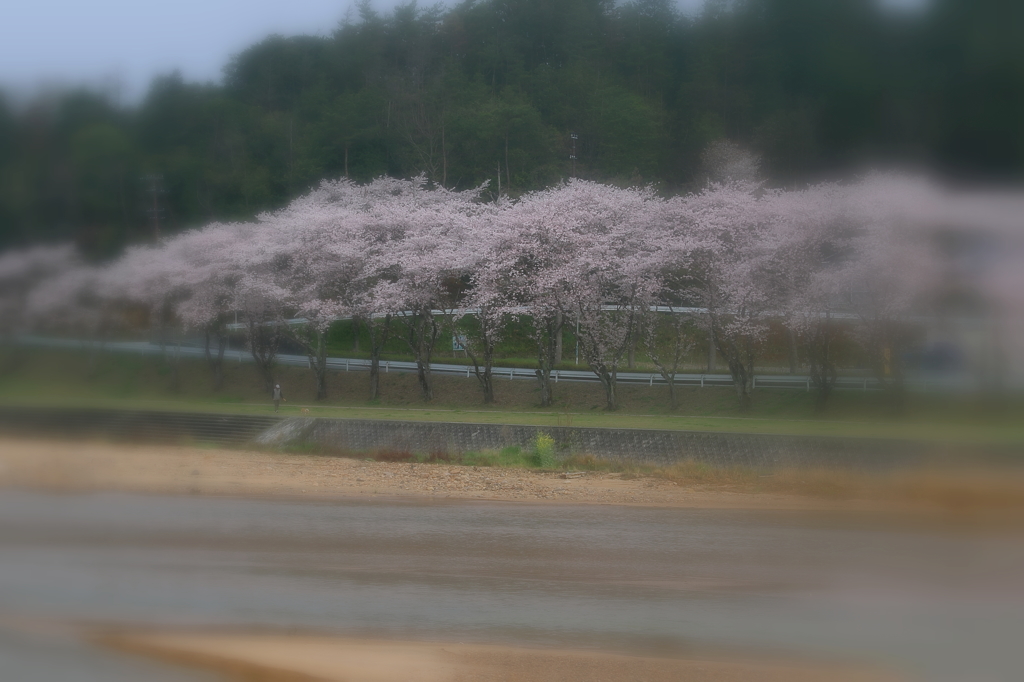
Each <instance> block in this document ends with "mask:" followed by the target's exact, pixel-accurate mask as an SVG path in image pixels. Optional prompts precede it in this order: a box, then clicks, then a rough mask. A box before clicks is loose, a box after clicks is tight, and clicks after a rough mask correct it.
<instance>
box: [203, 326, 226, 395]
mask: <svg viewBox="0 0 1024 682" xmlns="http://www.w3.org/2000/svg"><path fill="white" fill-rule="evenodd" d="M211 335H212V336H214V337H215V338H216V340H217V354H216V355H214V354H213V353H212V352H211V351H210V336H211ZM227 343H228V339H227V337H226V336H225V335H224V334H222V333H220V332H218V331H210V330H209V329H207V330H206V348H205V351H206V364H207V365H208V366H209V367H210V374H211V376H212V378H213V390H214V391H219V390H220V389H222V388H223V387H224V349H225V348H226V347H227Z"/></svg>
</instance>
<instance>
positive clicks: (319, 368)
mask: <svg viewBox="0 0 1024 682" xmlns="http://www.w3.org/2000/svg"><path fill="white" fill-rule="evenodd" d="M307 356H308V357H309V366H310V369H312V370H313V376H314V377H315V378H316V399H317V400H318V401H319V400H327V340H326V339H325V338H324V333H323V332H322V331H320V330H319V329H318V330H315V331H314V332H313V343H312V344H309V345H308V346H307Z"/></svg>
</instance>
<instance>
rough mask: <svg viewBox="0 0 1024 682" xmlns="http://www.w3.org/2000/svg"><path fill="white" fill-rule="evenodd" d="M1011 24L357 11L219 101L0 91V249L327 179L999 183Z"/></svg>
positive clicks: (958, 8) (930, 18)
mask: <svg viewBox="0 0 1024 682" xmlns="http://www.w3.org/2000/svg"><path fill="white" fill-rule="evenodd" d="M1022 15H1024V6H1022V5H1021V3H1009V2H1003V1H1002V0H970V1H968V0H932V2H929V3H926V4H925V6H924V7H923V8H921V9H918V10H908V11H900V10H894V9H891V8H887V6H886V4H885V3H880V2H877V1H876V0H836V1H831V2H821V1H820V0H738V1H736V2H723V1H719V0H712V1H711V2H708V3H707V5H706V6H705V8H704V10H703V11H702V12H701V13H699V14H697V15H693V16H689V15H683V14H680V13H679V12H678V11H677V10H676V8H675V6H674V4H673V3H672V2H669V1H668V0H638V1H636V2H626V3H613V2H609V1H608V0H544V1H543V2H541V1H539V0H484V1H480V2H463V3H460V4H456V5H454V6H452V7H450V8H446V9H440V8H433V7H428V6H425V5H424V6H418V5H415V4H409V5H403V6H400V7H398V8H396V9H395V10H394V11H393V12H390V13H387V14H379V13H377V12H375V11H373V9H372V7H371V6H370V5H369V4H368V3H363V4H362V5H360V6H359V7H358V11H356V12H353V13H352V14H351V15H350V16H349V17H348V18H347V19H346V20H344V21H343V22H342V23H341V24H340V25H338V26H337V28H336V29H335V30H334V31H333V32H330V33H328V34H326V35H323V36H292V37H280V36H272V37H269V38H267V39H265V40H263V41H261V42H259V43H257V44H255V45H252V46H251V47H249V48H248V49H246V50H244V51H242V52H241V53H240V54H238V55H237V56H236V57H235V58H234V59H232V60H231V62H230V63H229V64H227V65H226V66H225V70H224V79H223V83H220V84H203V83H190V82H185V81H183V80H182V78H180V77H179V76H177V75H175V74H167V75H164V76H161V77H159V78H156V79H155V80H154V81H153V83H152V86H151V87H150V89H149V92H148V94H147V95H146V96H145V98H144V99H143V101H142V102H141V103H139V104H137V105H132V106H119V105H117V104H115V103H114V102H112V101H111V100H110V99H109V98H107V97H105V96H104V95H103V94H101V93H96V92H89V91H85V90H82V91H70V92H62V93H56V94H51V95H48V96H46V97H42V98H40V99H38V100H36V101H33V102H30V103H27V104H17V105H16V104H15V103H13V102H12V101H9V100H7V99H4V98H3V97H2V96H0V248H2V247H3V246H7V245H21V246H24V245H27V244H32V243H38V242H54V241H62V240H74V241H76V242H77V243H78V244H79V245H80V246H81V247H82V250H83V253H84V254H85V255H86V256H87V257H89V258H93V259H95V258H108V257H111V256H114V255H116V254H118V253H120V251H121V250H122V249H123V248H124V247H125V246H126V245H130V244H141V243H152V242H153V241H154V240H156V239H157V238H159V237H166V236H168V235H173V234H175V233H178V232H180V231H182V230H184V229H187V228H191V227H196V226H199V225H204V224H207V223H210V222H212V221H217V220H222V221H227V220H250V219H252V218H253V217H254V216H256V215H258V214H259V213H261V212H263V211H266V210H274V209H278V208H281V207H284V206H286V205H287V204H288V203H289V201H291V200H293V199H295V198H296V197H299V196H302V195H304V194H306V193H307V192H308V191H309V190H310V188H312V187H316V186H318V185H319V182H320V180H321V179H323V178H341V177H347V178H351V179H353V180H357V181H361V182H365V181H368V180H371V179H373V178H376V177H379V176H382V175H388V176H391V177H397V178H410V177H415V176H420V175H421V174H422V175H423V177H425V178H426V180H427V182H428V184H429V185H430V186H432V187H440V188H445V189H451V190H469V189H473V188H477V187H480V186H481V185H484V189H483V190H482V193H481V194H482V196H483V197H485V198H486V199H487V200H490V201H496V200H498V198H499V195H500V196H502V197H509V198H512V199H514V198H517V197H519V196H522V195H524V194H526V193H528V192H533V191H537V190H543V189H545V188H548V187H552V186H554V185H555V184H557V183H558V182H559V181H561V180H564V179H567V178H569V177H570V176H572V175H573V173H574V172H575V175H576V176H577V177H579V178H583V179H588V180H592V181H597V182H604V183H610V184H614V185H617V186H648V185H651V186H653V187H654V188H655V189H656V191H658V192H659V193H660V194H661V195H662V196H671V195H674V194H679V193H687V192H691V191H694V190H700V189H701V188H703V187H704V186H705V185H706V184H707V182H708V181H719V182H720V181H723V180H724V179H726V178H723V177H721V176H720V174H721V173H722V172H726V173H731V174H733V175H735V174H742V173H747V174H748V175H749V174H750V173H751V172H752V171H756V172H758V173H760V177H762V178H764V179H766V180H767V186H768V187H787V188H797V187H800V186H802V185H804V184H806V183H807V182H808V181H811V182H812V183H813V182H819V181H821V180H823V179H825V178H827V177H839V176H840V175H849V174H850V173H853V172H860V171H863V170H864V168H865V166H866V164H872V165H886V164H889V163H897V164H904V165H905V164H912V165H913V164H917V165H922V166H924V165H926V166H929V167H933V168H936V169H938V170H939V171H940V172H942V173H946V174H949V175H954V176H957V177H958V178H959V179H961V180H965V181H971V180H974V179H978V178H984V179H992V178H1019V177H1020V176H1021V172H1022V170H1024V127H1022V126H1021V125H1020V121H1021V120H1024V94H1022V93H1024V40H1022V39H1021V36H1022V35H1024V23H1022ZM325 28H326V27H325ZM182 49H188V48H187V46H182ZM573 134H575V135H576V136H577V139H576V140H575V141H574V140H573V138H572V137H571V135H573ZM574 145H575V147H574ZM574 148H575V156H576V159H575V160H571V159H570V158H569V157H570V154H572V152H573V149H574ZM737 149H749V150H752V151H753V153H754V154H753V156H750V157H743V156H742V155H741V156H739V157H737V156H735V154H734V152H735V151H736V150H737ZM745 158H746V160H749V159H751V158H758V159H760V164H759V165H758V166H756V168H751V167H750V166H748V165H744V164H745V163H746V161H745ZM733 179H737V178H733ZM578 303H579V305H583V304H582V302H578ZM729 352H731V351H729Z"/></svg>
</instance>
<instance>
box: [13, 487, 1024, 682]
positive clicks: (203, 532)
mask: <svg viewBox="0 0 1024 682" xmlns="http://www.w3.org/2000/svg"><path fill="white" fill-rule="evenodd" d="M1022 569H1024V538H1022V537H1021V536H1020V535H1013V534H999V533H990V534H978V533H967V532H963V531H950V530H938V529H934V528H921V527H917V528H911V527H895V526H892V525H889V524H888V523H887V522H886V521H885V520H884V519H883V518H881V517H869V516H860V517H856V518H854V517H851V516H850V515H845V516H839V515H835V516H827V515H811V514H807V513H793V512H767V511H756V512H753V511H736V510H687V509H643V508H627V507H600V506H576V507H569V506H566V507H561V506H549V505H527V504H521V503H519V504H504V503H466V502H460V503H441V502H437V503H411V502H403V501H395V500H386V501H385V500H372V501H371V500H347V501H335V502H305V501H304V502H292V501H252V500H241V499H218V498H208V497H191V498H188V497H169V496H166V497H164V496H143V495H128V494H98V495H45V494H36V493H25V492H12V491H5V492H0V618H3V622H8V623H23V622H27V621H28V620H33V619H35V620H38V619H53V620H69V619H70V620H87V621H91V622H101V623H135V622H144V623H154V624H172V625H175V626H177V625H217V626H259V627H275V628H295V629H301V630H316V631H327V632H337V633H348V634H359V635H379V636H387V637H400V638H429V639H437V640H451V639H454V640H457V641H482V642H496V643H510V644H529V645H537V644H540V645H545V646H547V645H551V646H571V647H595V648H597V647H599V648H603V649H612V650H620V651H633V652H656V653H669V654H675V653H684V654H685V653H708V652H711V653H714V652H718V651H724V652H728V651H732V650H736V651H740V652H743V653H751V652H755V653H761V652H763V653H767V654H778V655H783V656H789V655H798V656H804V657H811V658H817V659H824V660H843V661H853V662H864V663H876V664H882V665H888V666H894V667H896V668H899V669H904V670H908V671H911V672H915V673H919V674H920V675H922V676H923V677H925V678H927V679H951V680H952V679H968V678H971V679H996V680H1000V679H1007V680H1012V679H1024V663H1022V662H1021V660H1020V657H1019V656H1018V653H1019V652H1018V649H1019V647H1020V642H1021V641H1024V608H1022V607H1024V571H1022ZM5 632H6V631H0V656H2V657H3V658H4V659H5V660H6V659H7V658H8V657H7V656H6V655H5V654H4V652H6V651H9V650H14V649H15V648H17V649H18V650H22V651H25V650H30V649H32V647H20V648H19V647H14V645H12V644H11V641H13V640H12V638H15V639H16V638H22V639H24V638H26V637H27V638H31V640H32V642H33V645H32V646H34V647H36V650H37V654H36V655H35V659H33V658H32V656H31V655H22V659H21V661H20V663H19V666H18V669H20V670H22V671H24V674H23V675H21V676H20V677H19V676H15V677H10V676H9V675H5V677H4V679H5V680H8V679H10V680H12V681H13V680H18V681H20V680H36V679H52V680H63V679H67V680H72V679H90V678H89V677H86V676H78V677H75V676H72V677H66V676H65V677H62V676H60V675H59V674H57V673H54V674H51V675H49V676H46V675H44V676H43V677H39V676H38V675H36V676H33V674H35V673H36V672H38V670H37V669H36V668H34V664H33V662H32V661H33V660H37V661H39V662H42V661H45V660H48V658H47V655H46V652H47V650H48V648H50V649H53V650H54V651H57V650H60V651H62V652H63V655H65V656H66V657H70V658H69V659H68V660H73V661H75V662H76V664H77V665H78V666H85V667H84V668H81V667H80V668H78V669H79V670H82V669H88V670H93V669H98V668H96V666H100V667H102V666H107V667H108V668H110V669H111V671H112V672H111V671H108V673H107V674H99V673H97V674H96V675H94V677H95V678H96V679H101V678H102V679H108V680H116V681H120V680H128V679H163V678H157V677H156V676H155V675H152V676H146V675H141V676H140V675H138V674H137V673H133V672H131V671H129V672H126V673H125V674H124V675H121V676H119V673H118V672H117V671H116V670H113V668H115V667H116V664H115V662H113V660H112V658H111V656H112V655H111V654H103V653H101V652H96V651H94V650H91V649H89V648H88V647H81V646H78V647H77V648H76V647H75V646H73V645H71V644H70V643H69V642H68V641H67V640H64V639H61V640H59V641H58V640H56V639H54V638H46V637H41V636H37V635H33V634H31V633H27V632H25V631H23V630H16V631H14V630H12V631H10V632H7V634H4V633H5ZM19 641H20V640H19ZM54 642H57V643H56V644H55V643H54ZM12 647H14V648H12ZM61 647H64V648H63V649H61ZM69 647H70V648H69ZM76 656H77V658H76ZM90 657H92V658H90ZM51 658H58V657H57V656H55V657H51ZM87 659H88V660H87ZM90 661H92V662H90ZM96 661H100V663H96ZM40 664H41V663H40ZM133 664H134V662H133ZM139 665H142V663H141V662H140V663H139ZM90 666H92V667H90ZM72 669H74V666H72ZM166 674H167V675H168V677H167V678H166V679H168V680H176V679H183V678H181V677H180V675H183V674H185V673H179V672H177V671H167V673H166ZM174 675H178V677H174Z"/></svg>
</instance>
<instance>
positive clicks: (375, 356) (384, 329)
mask: <svg viewBox="0 0 1024 682" xmlns="http://www.w3.org/2000/svg"><path fill="white" fill-rule="evenodd" d="M378 324H380V323H378V322H374V321H373V320H372V319H370V320H367V322H366V330H367V331H368V332H369V333H370V400H377V399H378V398H379V397H380V356H381V353H382V352H383V350H384V345H385V344H386V343H387V342H388V336H389V335H390V333H391V316H390V315H386V316H385V317H384V322H383V324H380V326H378Z"/></svg>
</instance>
